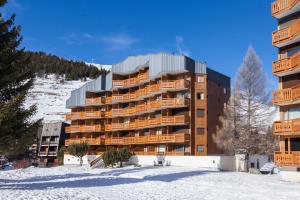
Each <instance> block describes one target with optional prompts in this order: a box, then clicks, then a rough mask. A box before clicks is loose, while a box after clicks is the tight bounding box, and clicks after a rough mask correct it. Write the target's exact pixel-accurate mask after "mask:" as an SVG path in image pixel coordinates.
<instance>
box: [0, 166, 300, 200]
mask: <svg viewBox="0 0 300 200" xmlns="http://www.w3.org/2000/svg"><path fill="white" fill-rule="evenodd" d="M299 187H300V184H296V183H288V182H281V181H280V180H279V176H278V175H252V174H247V173H238V172H218V171H211V170H205V169H199V168H183V167H174V166H171V167H152V166H151V167H140V168H134V167H126V168H122V169H90V168H88V167H79V166H61V167H55V168H33V167H30V168H27V169H19V170H10V171H0V191H1V192H0V199H3V200H4V199H5V200H6V199H14V200H16V199H30V200H32V199H120V200H121V199H122V200H123V199H130V200H135V199H138V200H143V199H151V200H152V199H159V200H163V199H189V200H191V199H202V200H206V199H211V200H237V199H241V200H246V199H247V200H252V199H253V200H277V199H278V200H279V199H280V200H291V199H300V190H299Z"/></svg>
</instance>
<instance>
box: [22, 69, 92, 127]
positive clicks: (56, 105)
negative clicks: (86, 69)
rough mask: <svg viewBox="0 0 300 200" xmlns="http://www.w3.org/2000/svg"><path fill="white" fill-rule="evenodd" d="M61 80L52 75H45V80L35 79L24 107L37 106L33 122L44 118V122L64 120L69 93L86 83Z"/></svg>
mask: <svg viewBox="0 0 300 200" xmlns="http://www.w3.org/2000/svg"><path fill="white" fill-rule="evenodd" d="M62 80H63V79H62V78H59V79H57V77H56V75H54V74H50V75H47V78H39V77H37V78H36V80H35V82H34V86H33V88H32V89H30V91H29V94H28V96H27V99H26V102H25V107H29V106H31V105H33V104H36V105H37V108H38V110H37V113H36V115H35V116H34V117H33V118H32V119H33V120H35V119H40V118H44V122H49V121H56V120H64V119H65V116H64V114H65V113H66V112H68V111H69V109H66V108H65V107H66V100H67V99H68V98H69V97H70V94H71V91H72V90H74V89H77V88H79V87H81V86H82V85H83V84H85V83H87V82H88V81H80V80H78V81H62Z"/></svg>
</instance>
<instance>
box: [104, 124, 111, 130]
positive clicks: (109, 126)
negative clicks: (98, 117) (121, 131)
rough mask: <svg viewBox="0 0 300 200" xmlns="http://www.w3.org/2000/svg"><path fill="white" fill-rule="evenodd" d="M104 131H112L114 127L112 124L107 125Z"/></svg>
mask: <svg viewBox="0 0 300 200" xmlns="http://www.w3.org/2000/svg"><path fill="white" fill-rule="evenodd" d="M104 130H105V131H112V125H111V124H105V126H104Z"/></svg>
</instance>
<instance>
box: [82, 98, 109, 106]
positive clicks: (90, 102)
mask: <svg viewBox="0 0 300 200" xmlns="http://www.w3.org/2000/svg"><path fill="white" fill-rule="evenodd" d="M111 103H112V97H94V98H86V99H85V104H86V105H105V104H111Z"/></svg>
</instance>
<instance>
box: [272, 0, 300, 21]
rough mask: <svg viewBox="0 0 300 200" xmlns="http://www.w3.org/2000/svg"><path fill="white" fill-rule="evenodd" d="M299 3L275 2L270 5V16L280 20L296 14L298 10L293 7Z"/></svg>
mask: <svg viewBox="0 0 300 200" xmlns="http://www.w3.org/2000/svg"><path fill="white" fill-rule="evenodd" d="M299 2H300V1H299V0H276V1H275V2H273V3H272V16H273V17H276V18H282V17H285V16H287V15H289V14H291V13H293V12H296V11H297V10H299V9H297V8H295V6H296V5H297V4H298V3H299Z"/></svg>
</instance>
